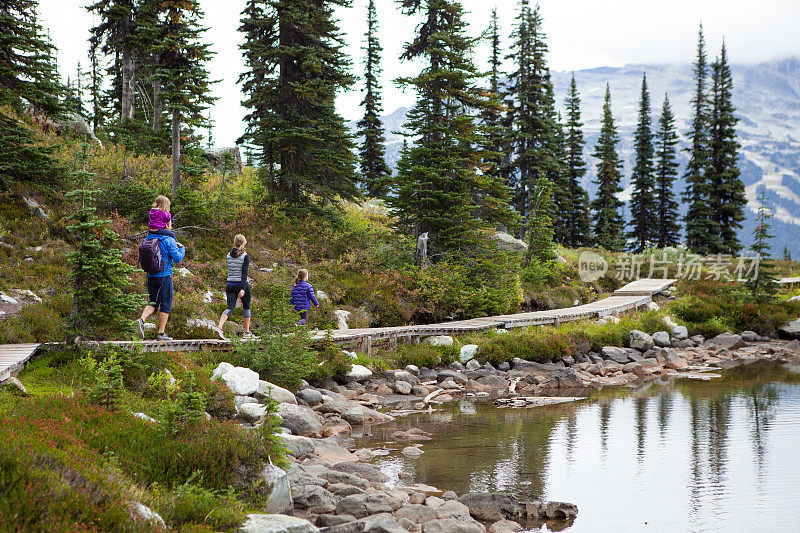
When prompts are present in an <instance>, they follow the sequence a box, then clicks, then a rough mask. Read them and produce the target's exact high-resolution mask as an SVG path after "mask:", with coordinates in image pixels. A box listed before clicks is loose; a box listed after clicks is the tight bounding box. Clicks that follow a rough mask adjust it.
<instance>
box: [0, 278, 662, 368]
mask: <svg viewBox="0 0 800 533" xmlns="http://www.w3.org/2000/svg"><path fill="white" fill-rule="evenodd" d="M675 281H676V280H674V279H643V280H639V281H634V282H631V283H629V284H627V285H625V286H624V287H622V288H620V289H619V290H617V291H615V292H614V295H612V296H609V297H608V298H604V299H602V300H598V301H596V302H591V303H588V304H584V305H577V306H575V307H568V308H564V309H551V310H548V311H533V312H530V313H517V314H513V315H499V316H492V317H484V318H473V319H471V320H459V321H455V322H444V323H441V324H425V325H412V326H397V327H389V328H364V329H346V330H332V331H331V332H330V333H329V332H317V333H316V334H315V335H313V336H312V339H314V340H316V341H322V340H323V339H325V338H326V337H328V336H330V338H331V340H332V341H333V342H334V343H335V344H337V345H339V346H342V347H352V348H355V349H356V350H358V351H362V352H364V353H371V352H372V351H373V344H374V343H385V344H386V345H388V346H389V347H392V346H394V345H396V344H397V343H398V342H419V340H420V339H422V338H423V337H429V336H433V335H461V334H465V333H470V332H475V331H484V330H488V329H492V328H497V329H511V328H521V327H526V326H541V325H559V324H563V323H565V322H572V321H575V320H583V319H590V318H599V317H602V316H607V315H618V314H620V313H624V312H627V311H631V310H634V309H637V308H640V307H644V306H646V305H647V304H648V303H649V302H650V301H651V299H652V297H653V296H654V295H656V294H658V293H660V292H662V291H665V290H667V289H668V288H669V287H671V286H672V285H673V284H674V283H675ZM93 345H94V346H99V345H104V346H119V347H125V348H133V347H138V348H140V349H141V350H143V351H199V350H228V349H230V347H231V343H230V341H222V340H218V339H188V340H174V341H166V342H159V341H154V340H153V341H150V340H148V341H105V342H102V343H86V346H87V347H91V346H93ZM39 347H40V345H39V344H5V345H0V381H3V380H5V379H7V378H8V377H10V376H11V375H12V374H13V373H14V372H17V371H19V370H20V369H21V368H22V367H23V366H24V365H25V363H26V362H27V361H28V360H30V358H31V357H33V356H34V355H35V354H36V352H37V351H38V350H39Z"/></svg>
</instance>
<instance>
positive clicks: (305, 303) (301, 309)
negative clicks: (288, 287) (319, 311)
mask: <svg viewBox="0 0 800 533" xmlns="http://www.w3.org/2000/svg"><path fill="white" fill-rule="evenodd" d="M307 279H308V270H306V269H305V268H301V269H300V270H298V271H297V276H295V278H294V287H292V295H291V298H290V300H289V302H290V303H291V304H292V305H293V306H294V309H295V311H297V312H298V313H300V321H299V322H298V323H297V325H298V326H304V325H305V323H306V321H307V320H308V310H309V309H311V304H312V303H313V304H314V306H315V307H319V302H318V301H317V296H316V295H315V294H314V287H312V286H311V284H310V283H309V282H308V281H306V280H307Z"/></svg>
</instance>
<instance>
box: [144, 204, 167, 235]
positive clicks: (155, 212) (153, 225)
mask: <svg viewBox="0 0 800 533" xmlns="http://www.w3.org/2000/svg"><path fill="white" fill-rule="evenodd" d="M170 220H172V215H171V214H170V213H167V212H166V211H162V210H161V209H155V208H154V209H151V210H150V220H149V222H148V224H147V227H148V228H149V229H156V230H157V229H164V228H166V227H167V224H168V223H169V221H170Z"/></svg>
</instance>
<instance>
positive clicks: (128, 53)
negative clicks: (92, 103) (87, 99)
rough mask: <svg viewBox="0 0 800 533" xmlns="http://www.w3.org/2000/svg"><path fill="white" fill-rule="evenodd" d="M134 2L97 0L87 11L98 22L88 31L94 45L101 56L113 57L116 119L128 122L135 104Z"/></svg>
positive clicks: (135, 27)
mask: <svg viewBox="0 0 800 533" xmlns="http://www.w3.org/2000/svg"><path fill="white" fill-rule="evenodd" d="M138 7H139V6H138V2H137V0H99V1H97V2H95V3H93V4H91V5H89V6H88V7H87V9H88V10H89V11H90V12H92V13H94V14H96V15H97V16H98V17H99V19H100V22H99V24H97V26H95V27H93V28H92V35H93V36H94V39H95V43H96V44H97V45H98V46H99V47H100V50H101V51H102V52H103V53H104V54H110V55H115V56H116V57H117V62H115V63H116V64H114V65H112V68H115V67H116V73H117V75H118V76H119V77H120V83H121V86H120V95H119V96H120V102H119V103H120V118H121V119H132V118H133V117H134V111H135V107H136V106H135V104H136V55H137V50H138V47H139V42H138V39H139V36H138V29H137V20H136V17H137V14H138Z"/></svg>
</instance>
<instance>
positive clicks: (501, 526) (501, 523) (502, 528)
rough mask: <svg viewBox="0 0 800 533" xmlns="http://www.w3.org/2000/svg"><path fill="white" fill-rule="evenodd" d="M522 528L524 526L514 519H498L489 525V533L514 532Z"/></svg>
mask: <svg viewBox="0 0 800 533" xmlns="http://www.w3.org/2000/svg"><path fill="white" fill-rule="evenodd" d="M520 529H522V526H521V525H519V524H518V523H517V522H514V521H513V520H498V521H497V522H495V523H494V524H492V525H491V526H489V533H513V532H514V531H519V530H520Z"/></svg>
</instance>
